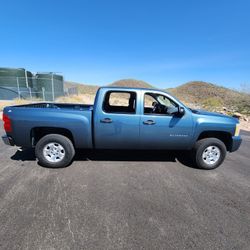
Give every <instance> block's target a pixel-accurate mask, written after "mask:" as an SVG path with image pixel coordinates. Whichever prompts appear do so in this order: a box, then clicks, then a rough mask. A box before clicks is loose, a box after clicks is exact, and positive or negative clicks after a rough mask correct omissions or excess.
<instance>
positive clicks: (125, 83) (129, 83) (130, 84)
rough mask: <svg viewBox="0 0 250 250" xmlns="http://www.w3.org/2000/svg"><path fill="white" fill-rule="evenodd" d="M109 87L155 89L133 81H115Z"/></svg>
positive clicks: (139, 81) (142, 82)
mask: <svg viewBox="0 0 250 250" xmlns="http://www.w3.org/2000/svg"><path fill="white" fill-rule="evenodd" d="M109 86H117V87H132V88H155V87H153V86H152V85H151V84H149V83H147V82H144V81H141V80H135V79H123V80H119V81H115V82H113V83H111V84H109Z"/></svg>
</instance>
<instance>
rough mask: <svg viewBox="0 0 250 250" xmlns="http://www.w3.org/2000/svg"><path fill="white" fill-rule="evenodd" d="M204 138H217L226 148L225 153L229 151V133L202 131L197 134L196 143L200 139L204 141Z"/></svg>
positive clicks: (230, 143)
mask: <svg viewBox="0 0 250 250" xmlns="http://www.w3.org/2000/svg"><path fill="white" fill-rule="evenodd" d="M205 138H217V139H219V140H220V141H222V142H223V143H224V144H225V146H226V148H227V151H229V150H230V148H231V146H232V135H231V134H230V133H229V132H225V131H213V130H212V131H203V132H201V133H200V134H199V136H198V138H197V140H196V141H199V140H201V139H205Z"/></svg>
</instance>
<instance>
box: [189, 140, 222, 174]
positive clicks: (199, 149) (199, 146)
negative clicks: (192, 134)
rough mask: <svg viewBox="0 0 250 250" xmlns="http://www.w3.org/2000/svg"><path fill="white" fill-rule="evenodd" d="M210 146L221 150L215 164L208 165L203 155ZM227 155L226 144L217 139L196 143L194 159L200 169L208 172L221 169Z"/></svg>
mask: <svg viewBox="0 0 250 250" xmlns="http://www.w3.org/2000/svg"><path fill="white" fill-rule="evenodd" d="M210 146H211V147H213V149H214V148H217V149H219V152H220V155H219V157H218V159H217V160H216V161H215V162H214V163H210V164H208V163H206V157H203V153H204V151H205V150H206V149H207V148H208V147H210ZM226 154H227V149H226V146H225V144H224V143H223V142H222V141H221V140H219V139H217V138H205V139H201V140H199V141H197V142H196V144H195V147H194V150H193V157H194V162H195V164H196V166H197V167H198V168H201V169H206V170H210V169H215V168H217V167H219V166H220V165H221V164H222V163H223V161H224V159H225V157H226ZM203 158H204V159H203Z"/></svg>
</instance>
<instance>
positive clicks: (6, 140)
mask: <svg viewBox="0 0 250 250" xmlns="http://www.w3.org/2000/svg"><path fill="white" fill-rule="evenodd" d="M2 140H3V142H4V143H5V144H6V145H8V146H14V145H15V143H14V141H13V139H12V138H11V137H10V136H7V135H4V136H2Z"/></svg>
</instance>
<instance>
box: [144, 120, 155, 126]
mask: <svg viewBox="0 0 250 250" xmlns="http://www.w3.org/2000/svg"><path fill="white" fill-rule="evenodd" d="M143 124H145V125H154V124H155V121H153V120H147V121H144V122H143Z"/></svg>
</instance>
